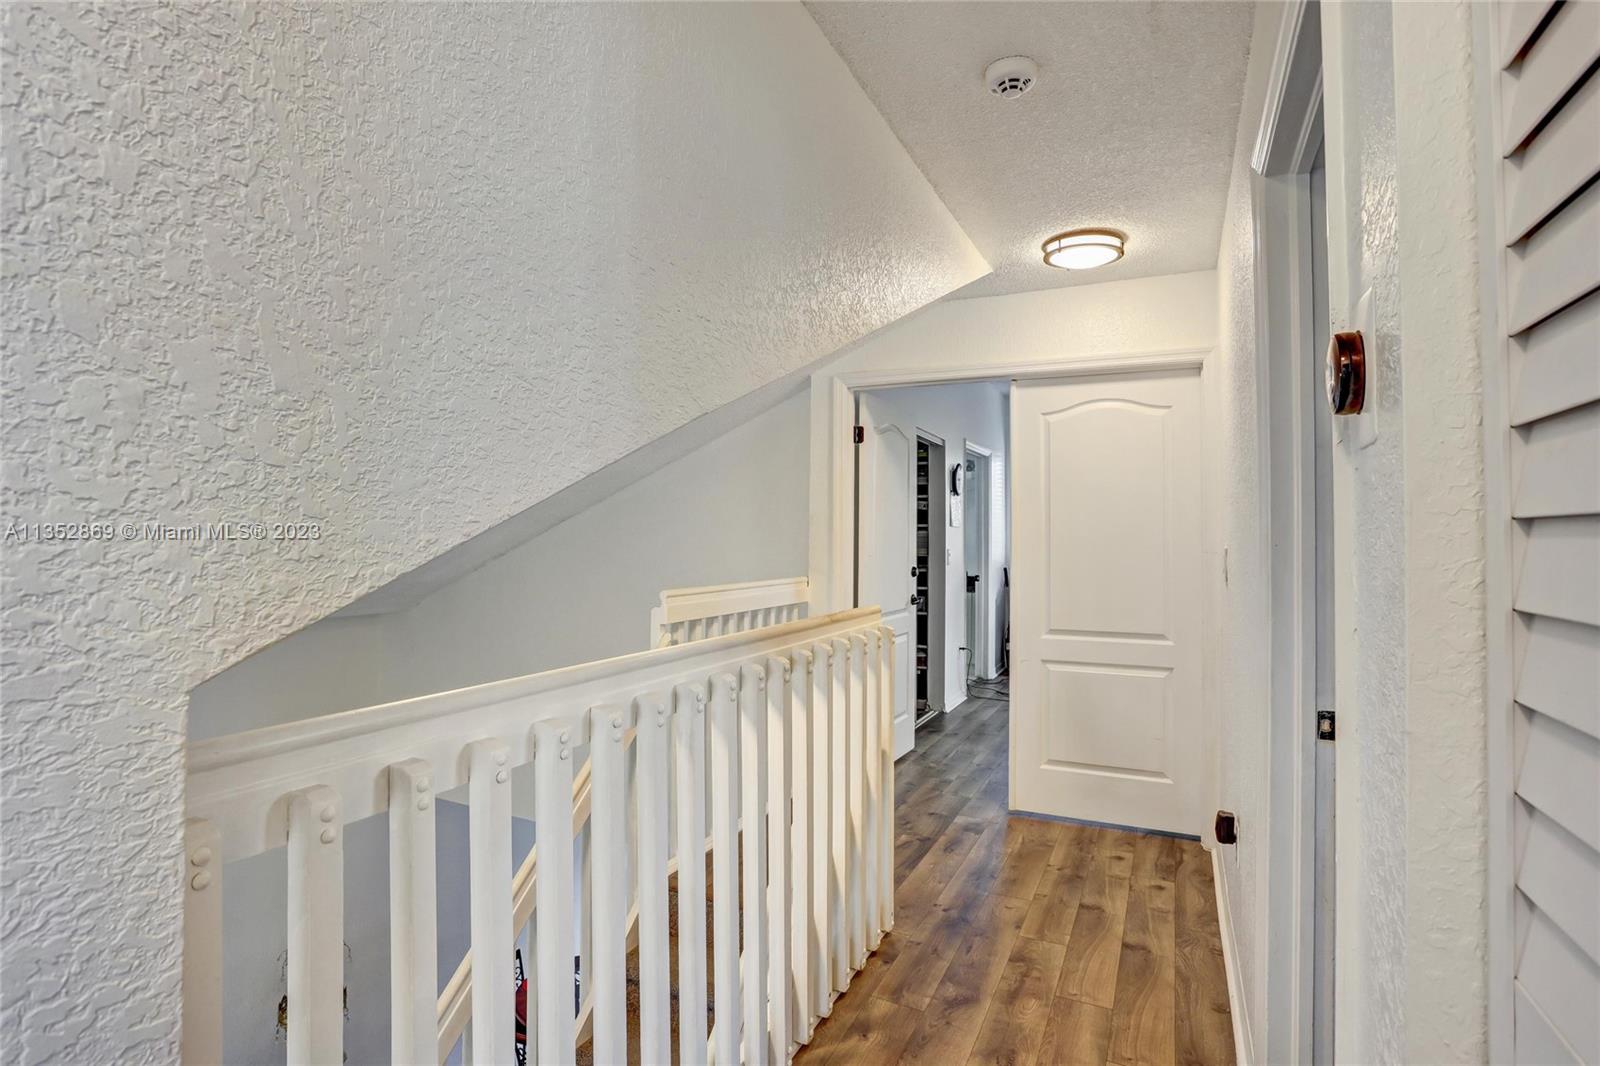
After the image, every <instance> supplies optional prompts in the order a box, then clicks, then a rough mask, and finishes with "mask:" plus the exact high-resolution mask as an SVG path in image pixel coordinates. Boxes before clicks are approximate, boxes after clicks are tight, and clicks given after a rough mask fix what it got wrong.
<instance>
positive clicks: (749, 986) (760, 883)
mask: <svg viewBox="0 0 1600 1066" xmlns="http://www.w3.org/2000/svg"><path fill="white" fill-rule="evenodd" d="M739 769H740V785H739V799H740V808H741V811H742V815H741V818H740V821H741V824H742V825H743V826H744V847H743V849H742V857H743V859H744V901H743V906H742V907H741V908H740V914H741V916H742V917H743V919H744V956H743V963H744V975H743V977H744V1061H745V1066H765V1063H766V1061H767V976H768V975H767V671H766V668H765V667H764V666H753V665H752V666H745V667H742V668H741V669H740V671H739Z"/></svg>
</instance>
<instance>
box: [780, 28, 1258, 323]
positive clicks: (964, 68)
mask: <svg viewBox="0 0 1600 1066" xmlns="http://www.w3.org/2000/svg"><path fill="white" fill-rule="evenodd" d="M807 6H808V8H809V10H810V11H811V13H812V15H813V16H814V17H815V18H816V20H817V23H818V25H820V26H821V27H822V31H823V32H824V33H825V34H827V35H828V39H829V40H830V41H831V42H833V45H834V47H835V48H837V49H838V50H839V53H840V55H842V56H844V58H845V61H846V62H847V63H849V65H850V69H851V71H852V72H853V73H854V74H855V76H856V77H857V78H858V79H859V80H860V81H861V84H862V86H863V87H864V88H865V89H866V91H867V95H868V96H870V97H871V98H872V100H873V102H874V103H875V104H877V105H878V109H879V110H880V111H882V112H883V114H884V116H885V117H886V118H887V119H888V120H889V125H890V126H892V127H893V128H894V131H895V133H896V134H898V135H899V137H900V140H901V141H902V142H903V143H904V144H905V146H906V150H907V151H909V152H910V153H911V156H912V158H913V159H915V160H916V161H917V163H918V164H919V165H920V166H921V167H922V171H923V173H924V174H926V175H927V176H928V180H929V181H930V182H932V184H933V187H934V188H935V189H936V190H937V191H938V193H939V195H940V196H941V197H942V198H943V199H944V201H945V203H947V204H948V205H949V206H950V210H951V211H952V212H954V214H955V216H956V219H957V221H959V222H960V223H961V225H962V228H964V229H965V230H966V232H967V233H968V234H969V235H970V236H971V237H972V239H973V241H974V243H976V244H977V246H978V249H979V251H981V252H982V253H983V255H984V256H985V257H986V258H987V259H988V260H989V262H990V263H992V264H993V265H994V268H995V270H994V273H993V274H992V275H990V276H989V277H987V278H984V279H983V280H981V281H978V282H976V283H975V284H973V285H970V286H968V287H967V288H965V289H963V290H962V292H961V293H960V295H962V296H988V295H994V294H997V293H1003V292H1018V291H1022V290H1027V289H1041V288H1052V287H1055V286H1062V285H1079V284H1088V283H1094V282H1102V281H1115V280H1118V279H1121V278H1136V277H1145V276H1149V275H1154V274H1177V273H1183V272H1186V271H1191V270H1209V269H1211V267H1213V266H1214V265H1215V264H1216V260H1217V246H1218V241H1219V239H1220V237H1221V232H1222V211H1223V204H1224V201H1225V199H1226V196H1227V189H1228V174H1229V165H1230V163H1231V160H1232V158H1233V140H1234V130H1235V127H1236V124H1237V120H1238V115H1239V101H1240V94H1241V92H1242V91H1243V86H1244V74H1245V65H1246V59H1247V56H1248V52H1249V46H1250V28H1251V17H1252V7H1251V5H1250V4H1247V3H1204V2H1200V3H1174V2H1157V3H1146V2H1133V0H1118V2H1114V3H1075V2H1058V3H975V2H955V3H895V2H875V0H868V2H860V3H856V2H845V3H838V2H822V3H810V4H808V5H807ZM1018 54H1021V55H1026V56H1030V57H1032V58H1033V59H1034V60H1035V61H1036V62H1037V63H1038V65H1039V77H1038V80H1037V81H1036V83H1035V85H1034V88H1033V89H1032V90H1031V91H1029V92H1028V93H1026V94H1024V95H1022V96H1020V97H1017V98H1015V99H1010V100H1004V99H1000V98H999V97H996V96H994V95H992V94H991V93H989V92H988V90H987V88H986V87H985V85H984V84H983V71H984V68H985V67H987V66H988V64H989V63H990V62H991V61H993V60H995V59H999V58H1001V57H1002V56H1010V55H1018ZM1081 226H1110V227H1112V228H1114V229H1120V230H1123V231H1125V232H1126V233H1127V234H1128V237H1129V239H1128V254H1127V257H1126V258H1125V259H1124V260H1123V261H1122V262H1120V263H1117V264H1114V265H1112V266H1109V267H1105V268H1103V269H1100V270H1093V271H1084V272H1076V273H1074V272H1068V271H1063V270H1056V269H1053V268H1051V267H1047V266H1045V265H1044V263H1043V261H1042V258H1041V254H1040V248H1039V245H1040V243H1041V242H1042V241H1043V240H1044V239H1045V238H1046V237H1048V236H1050V235H1051V234H1054V233H1058V232H1060V231H1062V230H1065V229H1073V228H1077V227H1081Z"/></svg>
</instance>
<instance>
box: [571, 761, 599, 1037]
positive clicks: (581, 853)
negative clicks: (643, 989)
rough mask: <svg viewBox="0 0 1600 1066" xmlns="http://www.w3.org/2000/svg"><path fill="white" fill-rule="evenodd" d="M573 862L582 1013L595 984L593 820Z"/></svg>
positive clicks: (581, 833) (579, 835) (579, 836)
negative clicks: (574, 866)
mask: <svg viewBox="0 0 1600 1066" xmlns="http://www.w3.org/2000/svg"><path fill="white" fill-rule="evenodd" d="M572 761H573V762H575V763H576V762H577V761H578V757H577V752H576V751H574V752H573V758H572ZM589 795H590V797H591V798H590V805H591V806H590V809H591V810H593V803H594V800H593V796H594V791H593V789H592V788H591V789H590V792H589ZM572 861H573V862H574V863H575V864H576V870H577V884H576V886H575V888H574V893H575V894H574V896H573V898H572V913H573V918H574V926H575V928H574V930H573V934H572V935H573V936H574V937H575V938H576V939H575V944H574V947H573V954H574V955H575V956H576V958H577V968H578V972H577V973H576V974H574V975H573V977H574V986H575V987H576V989H577V999H578V1003H579V1013H580V1014H581V1013H582V1005H583V1004H586V1003H589V994H590V991H591V989H592V986H593V984H594V923H593V922H592V921H590V919H589V915H590V912H591V911H593V910H594V821H593V820H592V819H589V820H585V821H584V822H583V824H582V825H581V826H580V827H579V828H578V829H577V830H576V837H575V838H574V840H573V844H572ZM590 1005H591V1006H592V1004H590ZM591 1020H592V1019H591Z"/></svg>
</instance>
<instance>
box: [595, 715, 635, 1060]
mask: <svg viewBox="0 0 1600 1066" xmlns="http://www.w3.org/2000/svg"><path fill="white" fill-rule="evenodd" d="M631 719H632V713H631V710H630V709H629V708H627V707H620V706H604V707H595V708H592V709H591V710H590V711H589V738H590V740H589V759H590V764H591V765H592V766H593V768H594V769H593V777H592V778H591V780H592V781H593V787H592V788H591V790H590V793H589V794H590V795H591V796H592V797H593V800H592V802H593V805H594V806H593V811H594V813H593V814H591V815H590V821H591V824H592V825H593V827H594V841H593V845H594V885H593V887H592V889H591V893H590V896H589V899H590V907H589V920H590V923H591V925H592V927H593V937H594V941H593V942H594V961H593V967H594V977H593V978H592V980H591V984H590V988H591V989H592V990H593V995H594V1061H595V1062H615V1063H625V1062H627V1061H628V975H627V967H628V961H627V960H628V943H627V931H628V855H627V850H628V826H627V811H628V801H629V796H628V790H627V767H626V766H625V765H624V758H623V756H624V754H625V751H624V747H623V743H624V741H625V739H626V737H627V731H628V729H629V728H630V727H631V725H632V721H631Z"/></svg>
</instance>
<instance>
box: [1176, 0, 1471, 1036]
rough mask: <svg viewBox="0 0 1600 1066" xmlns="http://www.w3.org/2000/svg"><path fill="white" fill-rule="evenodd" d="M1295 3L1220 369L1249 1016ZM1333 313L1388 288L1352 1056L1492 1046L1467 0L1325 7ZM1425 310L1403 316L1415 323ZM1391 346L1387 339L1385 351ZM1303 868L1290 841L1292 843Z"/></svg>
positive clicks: (1347, 1000)
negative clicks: (1273, 363)
mask: <svg viewBox="0 0 1600 1066" xmlns="http://www.w3.org/2000/svg"><path fill="white" fill-rule="evenodd" d="M1278 17H1279V12H1277V11H1275V10H1272V9H1270V8H1268V7H1267V5H1262V6H1261V8H1259V9H1258V12H1257V24H1256V37H1255V42H1254V44H1253V46H1252V61H1251V74H1250V78H1249V80H1248V81H1247V88H1246V99H1245V104H1244V110H1243V112H1242V114H1241V119H1240V126H1241V128H1240V139H1239V144H1238V151H1237V153H1236V160H1235V175H1234V183H1233V186H1232V189H1231V191H1230V194H1229V208H1228V217H1227V221H1226V223H1225V225H1224V230H1223V242H1222V247H1221V249H1220V252H1219V260H1218V281H1219V292H1220V298H1221V305H1222V340H1221V343H1220V344H1219V347H1218V351H1217V357H1216V359H1215V360H1214V361H1213V363H1212V364H1211V365H1210V366H1208V367H1207V370H1206V379H1207V388H1208V400H1209V408H1210V410H1212V411H1213V412H1215V413H1216V418H1215V419H1214V421H1213V423H1212V424H1213V426H1214V428H1215V434H1214V436H1213V437H1212V439H1211V441H1210V443H1211V445H1212V448H1211V451H1210V452H1209V453H1208V465H1209V466H1210V468H1211V471H1212V474H1211V480H1212V482H1213V483H1214V484H1215V485H1216V486H1218V488H1219V489H1220V502H1221V504H1222V505H1221V506H1220V507H1219V508H1217V509H1214V510H1213V511H1212V513H1211V521H1212V522H1213V523H1214V526H1212V527H1211V528H1210V529H1208V540H1209V541H1210V542H1211V543H1212V544H1213V545H1215V546H1216V547H1218V548H1220V547H1223V546H1226V548H1227V549H1228V553H1229V566H1228V571H1229V580H1228V582H1227V584H1223V583H1222V582H1221V580H1220V574H1219V575H1218V578H1217V580H1216V581H1215V582H1214V584H1213V587H1212V589H1211V610H1210V617H1211V620H1212V622H1211V624H1210V625H1208V633H1210V634H1211V635H1212V641H1213V643H1212V646H1211V648H1210V649H1209V654H1208V660H1209V661H1211V662H1213V663H1215V664H1216V667H1217V669H1216V671H1215V672H1214V675H1213V679H1212V680H1213V684H1214V688H1213V691H1212V692H1211V693H1210V695H1211V698H1212V700H1214V701H1215V705H1216V706H1217V707H1218V708H1219V710H1220V712H1221V715H1222V718H1221V724H1222V728H1221V731H1220V750H1219V753H1218V754H1219V767H1220V775H1219V782H1220V788H1219V802H1220V803H1221V805H1223V806H1226V807H1231V808H1232V809H1234V810H1235V811H1236V812H1237V813H1239V815H1240V826H1241V843H1240V844H1239V846H1238V847H1236V848H1224V849H1223V850H1222V859H1223V862H1222V869H1223V874H1224V877H1225V879H1226V882H1227V887H1228V893H1229V897H1230V905H1231V906H1230V909H1231V912H1232V920H1233V922H1232V924H1233V928H1234V933H1235V938H1236V945H1237V948H1238V951H1237V963H1238V965H1239V968H1240V971H1241V979H1242V984H1243V987H1244V991H1245V996H1246V1002H1245V1004H1244V1008H1245V1014H1246V1016H1247V1017H1248V1018H1249V1020H1250V1023H1251V1025H1252V1027H1253V1029H1254V1033H1253V1035H1254V1037H1255V1042H1256V1047H1257V1049H1258V1050H1260V1049H1263V1048H1264V1047H1265V1044H1264V1042H1263V1039H1262V1029H1263V1027H1264V1026H1265V1025H1266V1024H1268V1022H1269V1019H1267V1018H1266V1017H1265V1011H1266V1002H1267V992H1266V988H1265V982H1266V980H1267V979H1268V978H1267V973H1266V959H1267V955H1268V952H1269V950H1271V946H1270V945H1269V944H1268V943H1267V928H1266V920H1267V909H1266V899H1265V891H1266V886H1267V870H1266V866H1265V864H1266V862H1267V861H1268V859H1267V855H1266V852H1265V843H1266V842H1265V840H1264V839H1263V833H1264V830H1265V827H1266V818H1265V812H1266V804H1267V803H1268V802H1269V798H1268V795H1267V785H1268V776H1267V755H1268V750H1267V744H1266V741H1267V735H1268V712H1269V696H1268V687H1267V686H1268V664H1267V661H1266V658H1265V652H1266V649H1267V643H1268V641H1267V637H1268V634H1267V630H1266V625H1267V617H1268V615H1267V608H1268V591H1269V585H1268V580H1267V577H1268V575H1267V572H1266V564H1267V556H1266V548H1267V546H1266V544H1265V541H1264V533H1265V527H1264V525H1263V509H1262V496H1261V492H1262V480H1261V479H1262V478H1263V476H1264V471H1263V469H1262V464H1261V455H1260V448H1261V442H1262V427H1261V421H1260V418H1261V410H1260V406H1259V403H1258V402H1257V396H1258V392H1257V389H1258V386H1259V380H1258V377H1259V375H1258V364H1257V360H1258V358H1263V357H1264V356H1263V355H1262V353H1258V352H1257V350H1256V344H1255V336H1256V334H1255V330H1256V325H1255V324H1256V315H1257V311H1258V308H1257V307H1256V301H1255V295H1256V290H1255V282H1256V277H1255V256H1254V247H1255V239H1256V235H1255V233H1254V230H1253V224H1252V220H1251V211H1250V207H1251V200H1250V197H1251V184H1252V181H1251V177H1250V174H1249V172H1248V154H1249V151H1250V149H1251V147H1252V146H1253V144H1254V138H1255V127H1256V123H1257V122H1259V117H1260V114H1261V105H1262V102H1263V96H1264V88H1265V76H1266V71H1267V63H1268V61H1269V60H1270V58H1271V57H1270V48H1271V45H1272V43H1273V42H1274V41H1275V40H1276V36H1277V19H1278ZM1322 18H1323V23H1322V29H1323V49H1324V58H1325V64H1326V70H1325V79H1326V80H1325V91H1326V93H1327V98H1326V112H1325V115H1326V123H1327V127H1326V131H1327V132H1326V135H1327V168H1328V169H1327V173H1328V216H1329V231H1330V241H1329V260H1330V262H1329V287H1330V300H1329V305H1330V311H1331V314H1332V316H1333V319H1334V325H1335V328H1341V329H1343V328H1353V327H1354V325H1355V313H1354V311H1355V305H1356V301H1357V300H1358V298H1359V297H1360V296H1361V294H1362V293H1364V292H1366V291H1368V290H1371V292H1372V294H1373V300H1374V305H1373V306H1374V314H1373V319H1374V329H1373V333H1372V336H1371V337H1370V338H1369V344H1372V345H1373V346H1374V347H1375V348H1376V350H1377V353H1378V355H1377V362H1376V369H1375V372H1374V373H1375V379H1376V382H1377V386H1376V391H1377V404H1376V408H1377V421H1378V427H1379V434H1378V439H1377V440H1376V442H1375V443H1373V444H1372V445H1371V446H1370V447H1367V448H1360V447H1357V446H1356V443H1355V441H1354V435H1353V433H1352V434H1351V439H1347V440H1345V441H1343V442H1342V443H1340V444H1338V445H1336V448H1335V456H1334V480H1335V485H1334V492H1335V501H1334V519H1333V520H1334V543H1335V551H1334V556H1335V580H1334V586H1335V614H1336V618H1335V645H1336V647H1335V657H1336V690H1337V702H1336V706H1337V709H1338V714H1339V734H1340V737H1339V744H1338V771H1337V773H1338V785H1337V788H1338V800H1337V804H1338V811H1337V816H1338V828H1337V834H1338V864H1339V865H1338V871H1337V901H1336V907H1337V915H1338V918H1337V922H1338V937H1339V942H1338V945H1337V977H1336V980H1337V992H1338V1002H1337V1011H1336V1027H1337V1044H1338V1046H1337V1055H1338V1058H1339V1060H1340V1061H1351V1062H1370V1063H1399V1062H1464V1061H1482V1060H1483V1059H1484V1057H1485V1056H1486V1054H1487V1045H1486V1042H1485V1022H1484V1019H1485V1002H1484V941H1485V920H1484V913H1483V892H1484V887H1485V884H1484V865H1483V859H1484V843H1485V835H1486V825H1485V808H1484V794H1483V789H1484V731H1485V712H1484V677H1483V669H1484V667H1483V655H1484V650H1483V649H1484V638H1483V625H1484V623H1483V603H1482V580H1483V578H1482V574H1483V525H1482V492H1483V469H1482V453H1481V443H1482V442H1481V427H1480V422H1481V386H1480V371H1479V353H1478V345H1479V337H1478V318H1477V274H1476V264H1477V262H1478V258H1477V249H1476V226H1477V220H1476V213H1475V208H1476V190H1475V186H1474V174H1473V166H1474V155H1473V153H1474V151H1475V148H1474V135H1473V122H1474V117H1475V116H1474V104H1473V97H1472V92H1473V86H1472V74H1473V71H1472V66H1471V63H1472V56H1471V35H1470V25H1469V18H1468V14H1467V8H1466V6H1465V5H1464V4H1456V3H1448V4H1440V5H1412V4H1395V5H1392V6H1391V5H1389V4H1377V3H1373V4H1340V5H1330V4H1325V5H1323V8H1322ZM1402 323H1404V326H1405V330H1404V333H1403V334H1402V329H1401V327H1402ZM1369 351H1370V349H1369ZM1272 861H1274V862H1276V861H1281V860H1279V859H1278V858H1277V857H1274V858H1273V860H1272Z"/></svg>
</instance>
